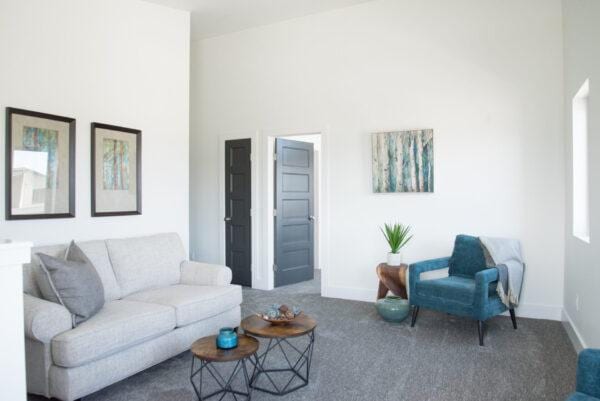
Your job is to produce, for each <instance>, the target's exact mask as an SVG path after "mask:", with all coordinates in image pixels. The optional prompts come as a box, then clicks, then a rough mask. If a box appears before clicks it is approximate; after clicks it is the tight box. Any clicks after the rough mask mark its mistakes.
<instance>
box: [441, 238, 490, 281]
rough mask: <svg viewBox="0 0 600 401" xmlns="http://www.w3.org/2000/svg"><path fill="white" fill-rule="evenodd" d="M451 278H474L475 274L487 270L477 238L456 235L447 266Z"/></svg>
mask: <svg viewBox="0 0 600 401" xmlns="http://www.w3.org/2000/svg"><path fill="white" fill-rule="evenodd" d="M448 268H449V274H450V275H451V276H464V277H475V273H477V272H478V271H480V270H484V269H486V268H487V266H486V262H485V256H484V254H483V248H482V246H481V242H480V241H479V238H477V237H472V236H470V235H463V234H461V235H457V236H456V239H455V240H454V250H453V251H452V256H451V257H450V262H449V264H448Z"/></svg>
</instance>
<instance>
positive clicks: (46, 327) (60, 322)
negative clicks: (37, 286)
mask: <svg viewBox="0 0 600 401" xmlns="http://www.w3.org/2000/svg"><path fill="white" fill-rule="evenodd" d="M23 307H24V310H23V312H24V317H25V336H26V337H27V338H30V339H32V340H36V341H39V342H42V343H44V344H48V343H50V341H51V340H52V339H53V338H54V337H55V336H56V335H58V334H60V333H62V332H64V331H68V330H71V329H72V328H73V319H72V317H71V313H70V312H69V311H68V310H67V308H65V307H64V306H62V305H60V304H57V303H54V302H50V301H46V300H43V299H40V298H37V297H34V296H32V295H29V294H23Z"/></svg>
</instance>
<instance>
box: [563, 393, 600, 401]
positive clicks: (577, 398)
mask: <svg viewBox="0 0 600 401" xmlns="http://www.w3.org/2000/svg"><path fill="white" fill-rule="evenodd" d="M566 401H600V399H598V398H596V397H592V396H589V395H587V394H583V393H579V392H577V393H573V394H571V396H570V397H569V398H567V400H566Z"/></svg>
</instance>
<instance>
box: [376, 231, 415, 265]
mask: <svg viewBox="0 0 600 401" xmlns="http://www.w3.org/2000/svg"><path fill="white" fill-rule="evenodd" d="M380 230H381V232H382V233H383V236H384V237H385V240H386V241H387V242H388V244H389V245H390V252H389V253H388V254H387V264H388V266H400V265H401V264H402V253H401V252H400V251H401V250H402V248H403V247H404V246H405V245H406V244H407V243H408V241H410V239H411V238H412V234H410V226H405V225H403V224H400V223H395V224H387V223H386V224H384V226H383V228H380Z"/></svg>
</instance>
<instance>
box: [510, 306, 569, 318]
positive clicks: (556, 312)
mask: <svg viewBox="0 0 600 401" xmlns="http://www.w3.org/2000/svg"><path fill="white" fill-rule="evenodd" d="M562 310H563V308H562V306H560V305H542V304H521V305H519V307H518V308H516V309H515V313H516V315H517V316H519V317H527V318H531V319H545V320H555V321H557V322H560V321H561V320H562ZM505 314H506V315H508V312H506V313H505Z"/></svg>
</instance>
